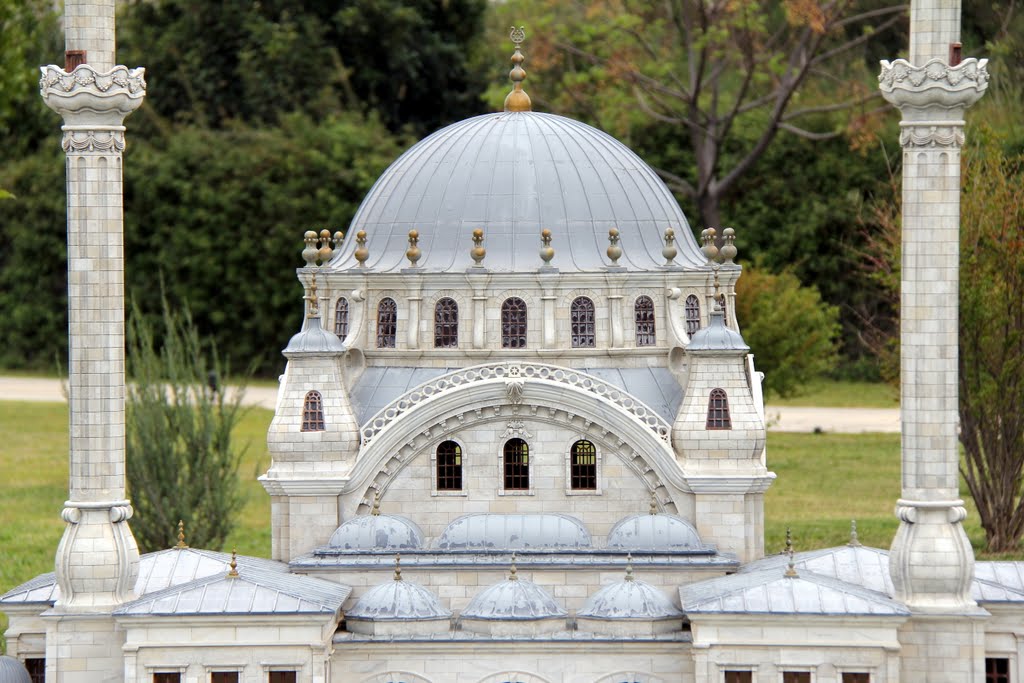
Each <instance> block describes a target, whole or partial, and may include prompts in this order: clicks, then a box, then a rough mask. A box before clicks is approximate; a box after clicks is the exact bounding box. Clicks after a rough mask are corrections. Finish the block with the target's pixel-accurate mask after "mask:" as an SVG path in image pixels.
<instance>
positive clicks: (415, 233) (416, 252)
mask: <svg viewBox="0 0 1024 683" xmlns="http://www.w3.org/2000/svg"><path fill="white" fill-rule="evenodd" d="M419 243H420V233H419V230H410V231H409V248H408V249H406V250H405V258H407V259H409V267H410V268H416V267H417V266H416V262H417V261H419V260H420V256H422V255H423V252H422V251H420V248H419Z"/></svg>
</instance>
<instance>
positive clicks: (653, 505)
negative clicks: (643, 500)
mask: <svg viewBox="0 0 1024 683" xmlns="http://www.w3.org/2000/svg"><path fill="white" fill-rule="evenodd" d="M651 514H652V515H656V514H658V494H657V493H655V492H654V491H651Z"/></svg>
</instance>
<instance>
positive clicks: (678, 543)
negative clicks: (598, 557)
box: [608, 514, 706, 551]
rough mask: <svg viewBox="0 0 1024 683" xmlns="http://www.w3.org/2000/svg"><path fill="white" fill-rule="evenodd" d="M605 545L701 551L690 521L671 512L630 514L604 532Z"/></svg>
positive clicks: (624, 547)
mask: <svg viewBox="0 0 1024 683" xmlns="http://www.w3.org/2000/svg"><path fill="white" fill-rule="evenodd" d="M608 547H609V548H615V549H617V550H618V549H621V550H677V551H678V550H704V549H706V546H705V545H704V544H703V543H701V540H700V536H699V535H698V534H697V530H696V529H695V528H694V526H693V525H692V524H690V523H689V522H687V521H686V520H685V519H683V518H681V517H676V516H675V515H666V514H656V515H651V514H647V515H643V514H641V515H630V516H629V517H626V518H625V519H622V520H620V521H619V522H618V523H617V524H616V525H615V526H614V527H612V530H611V531H610V532H608Z"/></svg>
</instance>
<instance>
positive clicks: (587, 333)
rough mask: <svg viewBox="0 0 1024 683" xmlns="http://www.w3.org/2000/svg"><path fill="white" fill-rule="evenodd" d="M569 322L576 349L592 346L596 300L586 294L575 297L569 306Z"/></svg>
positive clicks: (573, 344) (573, 345)
mask: <svg viewBox="0 0 1024 683" xmlns="http://www.w3.org/2000/svg"><path fill="white" fill-rule="evenodd" d="M569 323H570V327H571V332H572V347H573V348H574V349H579V348H590V347H593V346H594V345H595V344H594V302H593V301H591V300H590V299H588V298H587V297H585V296H581V297H577V298H576V299H573V302H572V305H571V306H570V307H569Z"/></svg>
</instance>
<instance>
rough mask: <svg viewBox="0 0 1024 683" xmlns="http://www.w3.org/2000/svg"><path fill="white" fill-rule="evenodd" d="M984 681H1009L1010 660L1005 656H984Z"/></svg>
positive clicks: (995, 682) (1003, 682) (1001, 682)
mask: <svg viewBox="0 0 1024 683" xmlns="http://www.w3.org/2000/svg"><path fill="white" fill-rule="evenodd" d="M985 683H1010V660H1009V659H1007V658H1005V657H986V658H985Z"/></svg>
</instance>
